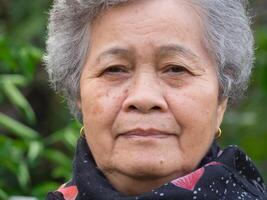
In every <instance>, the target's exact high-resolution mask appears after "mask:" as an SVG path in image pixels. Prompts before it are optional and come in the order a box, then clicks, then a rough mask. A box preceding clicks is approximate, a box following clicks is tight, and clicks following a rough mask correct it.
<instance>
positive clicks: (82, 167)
mask: <svg viewBox="0 0 267 200" xmlns="http://www.w3.org/2000/svg"><path fill="white" fill-rule="evenodd" d="M73 166H74V167H73V168H74V170H73V173H74V176H73V179H72V180H71V181H70V182H69V183H67V184H65V185H63V186H62V187H61V188H60V189H59V190H58V191H56V192H51V193H49V194H48V196H47V200H75V199H76V200H191V199H192V200H194V199H197V200H239V199H240V200H267V193H266V187H265V185H264V182H263V179H262V177H261V176H260V174H259V172H258V170H257V169H256V168H255V166H254V164H253V163H252V162H251V160H250V158H249V157H248V156H247V155H245V154H244V153H243V152H242V151H241V150H239V149H238V148H237V147H236V146H230V147H228V148H227V149H225V150H224V151H222V150H220V149H219V147H218V146H217V145H216V144H215V143H214V144H213V145H212V147H211V149H210V151H209V152H208V154H207V155H206V156H205V157H204V159H203V160H202V162H201V163H200V165H199V168H198V169H197V170H196V171H194V172H192V173H191V174H188V175H186V176H184V177H180V178H178V179H176V180H173V181H171V182H169V183H166V184H164V185H163V186H161V187H160V188H158V189H155V190H152V191H151V192H148V193H144V194H142V195H139V196H125V195H123V194H121V193H120V192H118V191H117V190H116V189H114V188H113V187H112V185H111V184H110V183H109V182H108V181H107V179H106V178H105V177H104V175H103V174H102V173H101V171H99V170H98V169H97V167H96V164H95V162H94V159H93V157H92V155H91V153H90V150H89V148H88V146H87V143H86V140H85V139H84V138H80V139H79V141H78V145H77V150H76V156H75V159H74V162H73Z"/></svg>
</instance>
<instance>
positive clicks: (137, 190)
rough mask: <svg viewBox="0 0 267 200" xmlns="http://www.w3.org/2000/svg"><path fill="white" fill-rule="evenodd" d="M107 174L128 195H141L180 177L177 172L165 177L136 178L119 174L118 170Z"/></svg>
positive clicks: (113, 184) (113, 183)
mask: <svg viewBox="0 0 267 200" xmlns="http://www.w3.org/2000/svg"><path fill="white" fill-rule="evenodd" d="M105 176H106V177H107V179H108V180H109V182H110V183H111V185H112V186H113V187H114V188H115V189H116V190H117V191H119V192H121V193H123V194H125V195H127V196H134V195H140V194H143V193H146V192H150V191H152V190H153V189H156V188H159V187H160V186H162V185H164V184H165V183H168V182H170V181H171V180H174V179H175V178H177V177H178V176H177V174H175V175H171V176H167V177H163V178H152V177H147V178H144V177H142V178H134V177H129V176H127V175H123V174H118V173H116V172H115V173H112V174H105Z"/></svg>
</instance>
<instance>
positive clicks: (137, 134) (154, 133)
mask: <svg viewBox="0 0 267 200" xmlns="http://www.w3.org/2000/svg"><path fill="white" fill-rule="evenodd" d="M174 135H176V134H174V133H169V132H165V131H160V130H157V129H146V130H144V129H134V130H130V131H127V132H124V133H121V134H119V135H118V136H123V137H126V138H148V139H149V138H155V139H163V138H168V137H170V136H174Z"/></svg>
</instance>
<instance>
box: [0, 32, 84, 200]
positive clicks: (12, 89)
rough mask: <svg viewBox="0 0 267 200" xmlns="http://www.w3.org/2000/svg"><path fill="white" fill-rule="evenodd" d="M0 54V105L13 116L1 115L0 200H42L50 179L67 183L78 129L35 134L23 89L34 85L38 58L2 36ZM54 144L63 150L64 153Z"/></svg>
mask: <svg viewBox="0 0 267 200" xmlns="http://www.w3.org/2000/svg"><path fill="white" fill-rule="evenodd" d="M0 51H1V52H0V60H1V61H0V66H1V68H0V72H1V75H0V94H1V98H0V104H1V105H4V106H5V107H8V106H10V107H11V110H14V111H15V112H16V116H13V117H10V116H8V115H7V114H4V113H3V112H0V147H1V148H0V157H1V162H0V176H1V177H2V178H1V179H0V188H1V189H0V199H7V198H8V196H10V195H34V196H36V197H39V198H40V199H42V198H44V196H45V194H46V193H47V192H48V191H50V190H54V189H55V188H56V187H58V185H59V184H58V183H56V182H54V181H52V180H60V181H62V182H63V181H67V180H68V179H69V178H70V173H71V166H72V165H71V159H72V154H73V152H74V148H75V145H76V139H77V134H76V133H77V132H78V131H77V130H78V129H79V127H80V125H79V124H78V123H77V122H72V123H70V124H68V125H67V126H66V127H64V128H62V129H60V130H59V131H56V132H54V133H52V134H49V135H48V136H43V135H42V134H41V133H40V132H38V131H36V130H35V129H34V128H33V126H34V125H35V124H36V115H35V112H34V109H33V108H32V106H31V104H30V102H29V101H28V100H27V97H26V96H25V94H24V91H23V89H24V88H30V87H31V85H32V84H33V82H34V79H35V72H36V69H37V66H38V64H39V63H40V61H41V56H42V53H41V51H40V50H39V49H36V48H34V47H32V46H29V45H26V44H24V45H15V44H14V43H12V42H10V40H9V39H8V38H7V37H5V36H3V35H2V36H0ZM55 145H63V148H61V149H62V150H56V149H55V148H54V146H55ZM64 149H65V150H64ZM63 152H65V153H63ZM43 166H51V169H50V168H44V167H43ZM48 170H50V171H48Z"/></svg>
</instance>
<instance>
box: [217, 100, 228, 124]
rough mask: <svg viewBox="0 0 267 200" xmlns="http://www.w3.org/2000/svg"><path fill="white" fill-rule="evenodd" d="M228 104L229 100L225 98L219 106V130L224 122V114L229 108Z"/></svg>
mask: <svg viewBox="0 0 267 200" xmlns="http://www.w3.org/2000/svg"><path fill="white" fill-rule="evenodd" d="M227 103H228V98H225V99H223V100H221V101H220V102H219V104H218V109H217V127H216V128H217V129H219V128H220V126H221V123H222V120H223V116H224V113H225V111H226V108H227Z"/></svg>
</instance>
